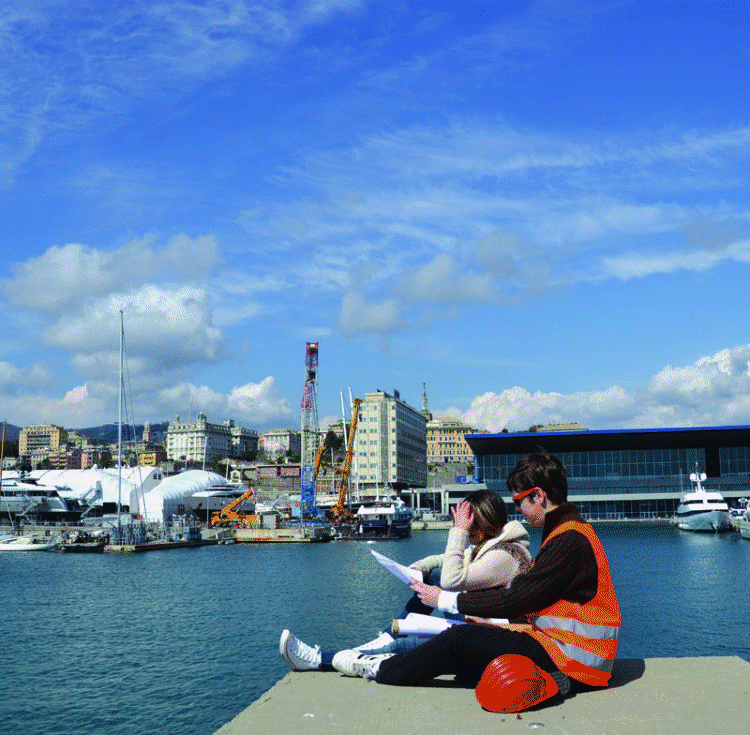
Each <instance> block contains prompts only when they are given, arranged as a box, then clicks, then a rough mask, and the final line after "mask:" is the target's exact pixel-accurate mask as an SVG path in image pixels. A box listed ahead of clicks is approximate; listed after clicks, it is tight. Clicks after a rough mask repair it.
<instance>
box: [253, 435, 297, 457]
mask: <svg viewBox="0 0 750 735" xmlns="http://www.w3.org/2000/svg"><path fill="white" fill-rule="evenodd" d="M258 449H259V450H260V451H262V452H263V453H264V454H265V455H266V457H267V458H268V459H271V460H275V459H278V458H279V457H282V456H283V455H285V454H286V453H287V452H289V453H291V454H296V455H298V456H299V454H300V452H301V451H302V440H301V437H300V433H299V431H292V430H291V429H274V430H272V431H267V432H265V433H264V434H261V435H260V439H259V441H258Z"/></svg>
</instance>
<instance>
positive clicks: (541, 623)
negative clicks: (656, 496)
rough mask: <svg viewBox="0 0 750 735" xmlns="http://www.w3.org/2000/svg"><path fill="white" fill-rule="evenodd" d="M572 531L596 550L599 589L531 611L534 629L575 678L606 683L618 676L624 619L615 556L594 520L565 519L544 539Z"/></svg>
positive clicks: (555, 659) (561, 666) (560, 666)
mask: <svg viewBox="0 0 750 735" xmlns="http://www.w3.org/2000/svg"><path fill="white" fill-rule="evenodd" d="M566 531H577V532H578V533H582V534H583V535H584V536H585V537H586V538H587V539H588V541H589V543H590V544H591V548H592V549H593V550H594V557H595V558H596V566H597V568H598V570H599V580H598V583H597V588H596V595H595V596H594V598H593V599H592V600H591V601H589V602H585V603H583V604H581V603H580V602H568V601H567V600H558V601H557V602H554V603H552V605H550V606H549V607H548V608H546V609H544V610H540V611H539V612H537V613H531V614H529V615H528V619H529V623H531V625H532V629H531V630H530V631H528V634H529V635H531V636H533V637H534V638H536V640H538V641H539V643H541V644H542V646H544V650H545V651H547V653H548V654H549V657H550V658H551V659H552V662H553V663H554V664H555V666H556V667H557V668H558V669H559V670H560V671H562V672H563V673H564V674H567V675H568V676H569V677H570V678H571V679H576V680H577V681H581V682H584V683H585V684H591V685H593V686H606V685H607V684H608V683H609V679H610V677H611V676H612V664H613V662H614V660H615V653H616V652H617V640H618V638H619V636H620V625H621V621H622V619H621V617H620V606H619V605H618V604H617V597H616V596H615V588H614V586H613V584H612V577H611V576H610V574H609V562H608V561H607V555H606V554H605V553H604V549H603V548H602V544H601V542H600V541H599V538H598V537H597V535H596V533H594V529H593V528H592V527H591V526H590V525H589V524H588V523H581V522H580V521H567V522H566V523H562V524H560V525H559V526H558V527H557V528H556V529H555V530H554V531H552V533H550V535H549V536H547V538H546V539H545V540H544V543H545V544H546V543H547V541H549V540H550V539H551V538H554V537H555V536H559V535H560V534H561V533H565V532H566ZM542 546H544V544H542Z"/></svg>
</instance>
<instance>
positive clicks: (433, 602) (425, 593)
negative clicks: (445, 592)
mask: <svg viewBox="0 0 750 735" xmlns="http://www.w3.org/2000/svg"><path fill="white" fill-rule="evenodd" d="M409 587H411V589H413V590H414V591H415V592H416V593H417V596H418V597H419V599H420V600H422V602H424V604H425V605H429V606H430V607H437V606H438V597H440V592H441V589H440V587H434V586H433V585H429V584H425V583H424V582H414V583H413V584H410V585H409Z"/></svg>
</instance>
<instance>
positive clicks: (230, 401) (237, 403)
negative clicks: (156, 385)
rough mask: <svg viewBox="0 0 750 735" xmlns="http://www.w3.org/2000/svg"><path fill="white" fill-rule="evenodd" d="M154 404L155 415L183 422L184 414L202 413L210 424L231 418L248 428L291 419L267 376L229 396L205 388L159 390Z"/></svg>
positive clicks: (184, 386) (182, 386) (184, 385)
mask: <svg viewBox="0 0 750 735" xmlns="http://www.w3.org/2000/svg"><path fill="white" fill-rule="evenodd" d="M158 403H159V405H158V406H156V407H154V410H155V411H156V412H157V414H158V413H159V412H161V413H165V412H166V413H168V414H169V415H170V416H172V415H175V414H182V419H183V420H187V418H188V417H187V416H186V415H185V413H186V412H188V411H193V412H195V413H197V412H198V411H203V412H204V413H205V414H206V415H207V416H208V420H209V421H210V422H211V423H220V421H223V420H224V419H235V420H236V421H237V422H238V423H242V424H243V425H244V426H246V427H248V428H258V427H259V426H269V425H272V424H288V423H289V420H290V419H291V418H292V410H291V408H290V406H289V402H288V401H287V400H286V398H282V397H280V396H279V395H278V390H277V388H276V382H275V380H274V378H273V377H272V376H270V375H269V376H268V377H266V378H264V379H263V380H262V381H261V382H260V383H246V384H245V385H242V386H239V387H235V388H233V389H232V391H231V392H230V393H229V394H222V393H219V392H218V391H215V390H212V389H210V388H208V387H206V386H195V385H192V384H190V383H181V384H179V385H176V386H174V387H171V388H165V389H164V390H161V391H160V392H159V395H158ZM181 407H182V408H181Z"/></svg>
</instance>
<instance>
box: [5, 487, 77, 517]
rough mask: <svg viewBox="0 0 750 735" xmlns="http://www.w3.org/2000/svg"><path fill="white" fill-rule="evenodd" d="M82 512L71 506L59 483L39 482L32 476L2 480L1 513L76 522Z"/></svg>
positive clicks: (6, 515)
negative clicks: (66, 500) (49, 485)
mask: <svg viewBox="0 0 750 735" xmlns="http://www.w3.org/2000/svg"><path fill="white" fill-rule="evenodd" d="M81 512H82V511H81V510H80V509H71V508H70V506H69V505H68V503H66V502H65V499H64V498H63V497H62V496H61V495H60V488H58V487H48V486H45V485H37V483H36V482H35V481H34V480H32V479H30V478H25V479H21V478H20V477H4V478H2V481H0V516H3V517H7V518H10V519H14V518H18V517H34V518H36V519H38V520H46V521H67V522H74V521H75V520H77V519H78V518H80V517H81Z"/></svg>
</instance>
